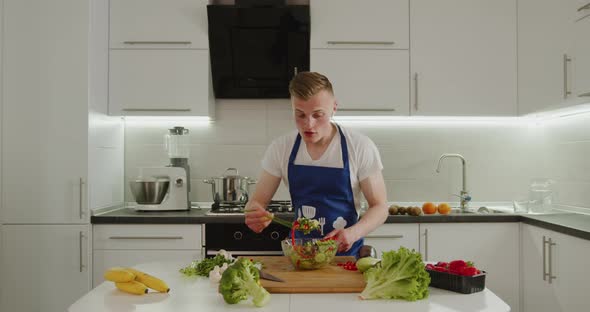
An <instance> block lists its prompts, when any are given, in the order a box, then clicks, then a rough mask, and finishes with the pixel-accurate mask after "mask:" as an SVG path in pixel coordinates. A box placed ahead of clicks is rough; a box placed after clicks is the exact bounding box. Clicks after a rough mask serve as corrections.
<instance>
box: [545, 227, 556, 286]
mask: <svg viewBox="0 0 590 312" xmlns="http://www.w3.org/2000/svg"><path fill="white" fill-rule="evenodd" d="M556 245H557V243H554V242H553V241H552V240H551V238H549V240H547V246H549V248H548V249H549V252H548V253H547V258H549V261H548V262H549V267H548V270H547V278H548V279H549V284H551V281H552V280H554V279H556V278H557V277H556V276H554V275H553V261H552V260H553V257H552V256H551V253H552V252H551V251H552V249H553V246H556Z"/></svg>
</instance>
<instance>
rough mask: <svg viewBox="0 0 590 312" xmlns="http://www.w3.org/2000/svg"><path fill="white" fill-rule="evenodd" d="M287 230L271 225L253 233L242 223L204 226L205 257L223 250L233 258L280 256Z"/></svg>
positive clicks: (212, 255)
mask: <svg viewBox="0 0 590 312" xmlns="http://www.w3.org/2000/svg"><path fill="white" fill-rule="evenodd" d="M288 236H289V229H288V228H287V227H284V226H282V225H279V224H274V223H271V224H270V225H269V226H268V227H267V228H266V229H264V230H263V231H262V232H261V233H254V232H253V231H252V230H250V229H249V228H248V227H247V226H246V225H245V224H244V223H208V224H205V256H206V257H214V256H215V255H216V254H217V253H218V252H219V250H221V249H224V250H226V251H228V252H230V253H231V254H232V255H233V256H282V255H283V251H282V248H281V241H282V240H283V239H285V238H287V237H288Z"/></svg>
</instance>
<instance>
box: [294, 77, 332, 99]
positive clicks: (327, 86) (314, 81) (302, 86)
mask: <svg viewBox="0 0 590 312" xmlns="http://www.w3.org/2000/svg"><path fill="white" fill-rule="evenodd" d="M322 90H326V91H328V92H330V94H332V95H334V90H333V89H332V83H330V80H328V77H326V76H324V75H322V74H320V73H316V72H300V73H298V74H297V75H295V77H293V79H291V82H290V83H289V94H291V97H296V98H299V99H302V100H309V98H311V97H312V96H314V95H316V94H318V93H319V92H320V91H322Z"/></svg>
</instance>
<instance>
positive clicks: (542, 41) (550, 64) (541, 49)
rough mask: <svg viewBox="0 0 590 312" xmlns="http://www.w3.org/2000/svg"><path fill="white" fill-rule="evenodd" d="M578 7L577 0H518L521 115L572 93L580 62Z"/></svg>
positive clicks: (560, 99) (551, 103)
mask: <svg viewBox="0 0 590 312" xmlns="http://www.w3.org/2000/svg"><path fill="white" fill-rule="evenodd" d="M577 8H578V5H577V3H576V0H565V1H564V0H518V114H519V115H524V114H528V113H532V112H535V111H539V110H542V109H546V108H548V107H550V106H552V105H557V104H559V103H560V102H563V101H564V100H568V99H570V98H571V97H572V88H573V81H572V78H573V75H572V70H573V69H574V67H577V66H578V62H577V61H576V62H574V63H572V58H573V55H572V53H573V51H572V42H573V37H574V31H573V27H574V20H573V16H574V14H575V12H576V9H577ZM585 38H586V39H587V38H588V36H586V37H585ZM586 41H587V40H586ZM589 91H590V90H589Z"/></svg>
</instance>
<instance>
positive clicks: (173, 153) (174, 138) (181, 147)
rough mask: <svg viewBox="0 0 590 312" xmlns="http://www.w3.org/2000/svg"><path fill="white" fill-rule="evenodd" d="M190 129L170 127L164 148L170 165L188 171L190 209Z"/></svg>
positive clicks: (187, 183) (188, 203) (187, 193)
mask: <svg viewBox="0 0 590 312" xmlns="http://www.w3.org/2000/svg"><path fill="white" fill-rule="evenodd" d="M188 133H189V131H188V129H186V128H184V127H174V128H172V129H168V134H166V135H165V136H164V149H166V152H167V153H168V158H170V164H169V165H168V167H179V168H184V170H185V171H186V186H187V192H186V201H187V207H188V208H189V209H190V207H191V202H190V196H189V193H190V191H191V173H190V172H191V171H190V166H189V164H188V156H189V151H190V144H189V143H190V142H189V135H188Z"/></svg>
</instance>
